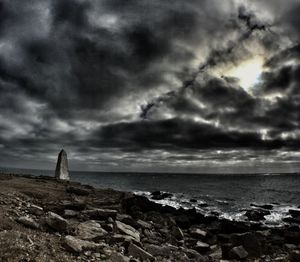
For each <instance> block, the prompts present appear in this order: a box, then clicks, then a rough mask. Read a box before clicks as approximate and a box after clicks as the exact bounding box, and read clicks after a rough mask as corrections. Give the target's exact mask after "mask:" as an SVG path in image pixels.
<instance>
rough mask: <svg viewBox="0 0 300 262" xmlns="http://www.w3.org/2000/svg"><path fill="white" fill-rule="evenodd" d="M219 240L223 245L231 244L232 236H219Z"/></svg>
mask: <svg viewBox="0 0 300 262" xmlns="http://www.w3.org/2000/svg"><path fill="white" fill-rule="evenodd" d="M217 240H218V241H219V242H221V243H229V242H230V235H228V234H218V235H217Z"/></svg>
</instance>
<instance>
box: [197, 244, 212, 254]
mask: <svg viewBox="0 0 300 262" xmlns="http://www.w3.org/2000/svg"><path fill="white" fill-rule="evenodd" d="M194 249H195V250H196V251H198V252H199V253H205V252H208V251H210V245H209V244H207V243H204V242H202V241H197V243H196V245H195V247H194Z"/></svg>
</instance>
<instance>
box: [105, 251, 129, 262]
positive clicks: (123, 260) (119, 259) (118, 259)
mask: <svg viewBox="0 0 300 262" xmlns="http://www.w3.org/2000/svg"><path fill="white" fill-rule="evenodd" d="M110 261H113V262H129V261H130V259H129V258H128V257H125V256H123V255H122V254H120V253H117V252H113V253H112V254H111V255H110Z"/></svg>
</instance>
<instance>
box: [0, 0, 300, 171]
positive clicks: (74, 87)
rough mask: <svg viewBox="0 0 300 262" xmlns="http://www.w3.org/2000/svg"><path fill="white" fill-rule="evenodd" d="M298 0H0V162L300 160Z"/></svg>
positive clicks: (164, 166) (246, 164)
mask: <svg viewBox="0 0 300 262" xmlns="http://www.w3.org/2000/svg"><path fill="white" fill-rule="evenodd" d="M299 14H300V2H299V0H272V1H270V0H257V1H255V0H252V1H250V0H249V1H247V0H246V1H242V0H240V1H238V0H224V1H220V0H151V1H150V0H126V1H125V0H26V1H23V0H1V1H0V166H11V167H25V168H45V169H54V167H55V161H56V157H57V153H58V152H59V150H60V149H61V148H64V149H65V150H66V151H67V153H68V156H69V164H70V168H71V169H73V170H91V171H92V170H94V171H96V170H104V171H164V172H165V171H169V172H172V171H180V172H238V171H240V172H245V171H247V172H257V171H260V172H263V171H267V172H275V171H280V172H282V171H293V170H297V169H298V170H300V165H299V161H300V151H299V148H300V130H299V124H300V122H299V120H300V118H299V112H300V63H299V61H300V44H299V38H300V26H299V25H300V16H299Z"/></svg>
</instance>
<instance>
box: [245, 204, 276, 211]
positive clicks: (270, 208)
mask: <svg viewBox="0 0 300 262" xmlns="http://www.w3.org/2000/svg"><path fill="white" fill-rule="evenodd" d="M250 206H252V207H258V208H262V209H267V210H272V209H273V207H274V206H273V205H271V204H264V205H258V204H255V203H252V204H251V205H250Z"/></svg>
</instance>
